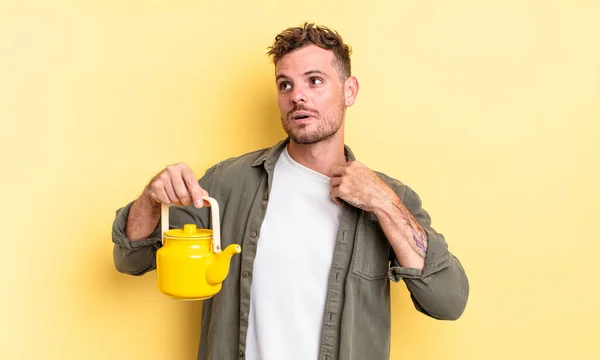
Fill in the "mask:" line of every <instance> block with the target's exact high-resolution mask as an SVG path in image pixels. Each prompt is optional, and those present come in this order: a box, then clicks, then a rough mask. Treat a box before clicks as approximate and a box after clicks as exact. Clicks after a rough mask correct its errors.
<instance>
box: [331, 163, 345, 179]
mask: <svg viewBox="0 0 600 360" xmlns="http://www.w3.org/2000/svg"><path fill="white" fill-rule="evenodd" d="M345 168H346V167H345V166H334V167H332V168H331V177H334V176H342V175H343V174H344V169H345Z"/></svg>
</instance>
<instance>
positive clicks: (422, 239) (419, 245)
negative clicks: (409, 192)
mask: <svg viewBox="0 0 600 360" xmlns="http://www.w3.org/2000/svg"><path fill="white" fill-rule="evenodd" d="M394 206H396V207H397V208H398V210H400V213H401V214H402V218H403V219H404V221H406V224H407V225H408V227H409V228H410V230H411V233H412V240H413V241H412V243H411V244H410V245H411V247H412V248H413V250H415V252H416V253H417V254H419V255H420V256H421V257H423V258H424V257H425V254H427V246H428V243H429V241H428V237H427V233H426V232H425V230H423V228H422V227H421V224H419V222H418V221H417V220H415V218H414V217H413V216H412V214H411V213H410V211H408V209H407V208H406V207H405V206H404V204H402V203H400V205H398V204H396V203H394Z"/></svg>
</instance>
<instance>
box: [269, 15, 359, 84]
mask: <svg viewBox="0 0 600 360" xmlns="http://www.w3.org/2000/svg"><path fill="white" fill-rule="evenodd" d="M310 44H314V45H316V46H318V47H320V48H321V49H325V50H330V51H332V52H333V55H334V65H335V66H336V67H337V68H338V71H339V72H340V75H341V78H342V80H346V79H348V78H349V77H350V75H351V69H350V54H351V53H352V49H351V48H350V46H348V45H346V44H344V40H342V37H341V36H340V35H339V34H338V33H337V31H333V30H331V29H329V28H327V27H325V26H319V25H315V24H309V23H304V25H303V26H302V27H291V28H288V29H285V30H284V31H283V32H281V34H279V35H277V36H276V37H275V42H274V43H273V45H272V46H270V47H269V52H268V53H267V54H268V55H270V56H272V57H273V63H274V64H277V62H278V61H279V59H281V58H282V57H283V56H285V55H286V54H288V53H290V52H292V51H294V50H296V49H300V48H302V47H304V46H306V45H310Z"/></svg>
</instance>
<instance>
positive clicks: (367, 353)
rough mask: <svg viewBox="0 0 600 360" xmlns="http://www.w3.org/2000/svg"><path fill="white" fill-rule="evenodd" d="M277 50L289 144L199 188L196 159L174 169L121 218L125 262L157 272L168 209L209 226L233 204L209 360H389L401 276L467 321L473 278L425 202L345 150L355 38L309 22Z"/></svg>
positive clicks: (211, 319) (210, 321)
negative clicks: (210, 203) (394, 292)
mask: <svg viewBox="0 0 600 360" xmlns="http://www.w3.org/2000/svg"><path fill="white" fill-rule="evenodd" d="M269 54H270V55H272V56H273V62H274V64H275V76H276V84H277V89H278V105H279V109H280V114H281V122H282V125H283V128H284V129H285V131H286V133H287V134H288V136H289V138H288V139H286V140H284V141H282V142H280V143H278V144H276V145H275V146H273V147H271V148H269V149H263V150H259V151H256V152H253V153H249V154H246V155H243V156H240V157H238V158H234V159H228V160H225V161H223V162H221V163H219V164H217V165H215V166H213V167H212V168H210V169H209V170H207V172H206V174H205V175H204V176H203V177H202V178H201V179H200V180H198V181H197V180H196V179H197V178H196V176H195V175H194V173H193V172H192V171H191V170H190V168H189V167H188V166H187V165H185V164H182V163H180V164H177V165H172V166H168V167H167V168H166V169H164V170H163V171H161V172H160V173H159V174H158V175H156V176H155V177H154V178H153V179H152V181H151V182H150V183H149V184H148V185H147V186H146V187H145V189H144V191H143V192H142V194H141V196H140V197H139V198H138V199H137V200H136V201H134V202H133V203H132V204H129V205H127V206H126V207H125V208H123V209H120V210H119V211H118V213H117V217H116V220H115V223H114V225H113V241H114V243H115V247H114V259H115V265H116V267H117V269H118V270H119V271H121V272H123V273H127V274H132V275H141V274H143V273H145V272H147V271H149V270H152V269H154V268H155V253H156V250H157V249H158V248H159V247H160V233H159V229H158V224H159V220H160V203H166V204H179V205H183V206H184V207H171V208H170V209H171V210H170V218H171V226H172V227H182V226H183V225H184V224H186V223H197V224H200V226H203V227H208V222H209V212H208V211H207V209H203V207H204V204H203V202H202V196H204V195H208V194H210V196H211V197H214V198H216V200H217V201H218V202H219V204H221V205H222V206H221V214H220V215H221V219H222V224H221V232H222V239H223V247H225V246H226V245H228V244H231V243H238V244H241V245H242V253H241V255H236V256H234V257H233V259H232V263H231V268H230V273H229V276H228V278H227V279H226V280H225V282H224V284H223V288H222V290H221V291H220V292H219V293H218V294H217V295H215V296H214V297H213V298H211V299H208V300H205V301H204V302H203V304H202V331H201V339H200V349H199V354H198V359H220V360H222V359H239V358H246V359H253V360H254V359H257V360H258V359H265V360H283V359H286V360H290V359H301V360H307V359H321V360H334V359H388V358H389V347H390V284H389V279H391V280H392V281H395V282H398V281H400V280H401V279H404V280H405V282H406V284H407V287H408V289H409V291H410V293H411V298H412V301H413V303H414V305H415V307H416V308H417V310H419V311H421V312H423V313H424V314H427V315H429V316H431V317H434V318H437V319H457V318H458V317H459V316H460V315H461V314H462V312H463V310H464V308H465V306H466V302H467V296H468V291H469V290H468V281H467V278H466V275H465V273H464V271H463V269H462V267H461V265H460V263H459V262H458V260H457V259H456V258H455V257H454V256H453V255H452V254H450V253H449V252H448V247H447V244H446V242H445V240H444V237H443V236H442V235H441V234H439V233H437V232H436V231H435V230H433V229H432V228H431V226H430V223H431V220H430V218H429V215H428V214H427V212H425V210H423V209H422V208H421V200H420V199H419V197H418V196H417V194H416V193H415V192H413V191H412V190H411V189H410V188H408V187H407V186H405V185H403V184H402V183H400V182H399V181H397V180H394V179H392V178H390V177H388V176H386V175H384V174H381V173H375V172H373V171H371V170H370V169H369V168H368V167H366V166H365V165H363V164H361V163H360V162H358V161H355V158H354V155H353V154H352V152H351V151H350V149H349V148H348V147H345V145H344V117H345V112H346V109H347V108H348V107H349V106H352V104H353V103H354V101H355V99H356V96H357V94H358V90H359V84H358V80H357V79H356V77H354V76H352V75H351V71H350V70H351V69H350V48H349V47H348V46H347V45H345V44H344V42H343V40H342V38H341V37H340V36H339V35H338V34H337V33H336V32H333V31H331V30H329V29H328V28H325V27H319V26H314V25H312V24H305V25H304V26H303V27H297V28H290V29H287V30H285V31H283V32H282V33H281V34H279V35H278V36H277V37H276V38H275V42H274V44H273V46H272V47H271V48H270V52H269ZM387 156H389V157H390V159H394V160H396V161H401V160H400V157H397V156H392V155H387Z"/></svg>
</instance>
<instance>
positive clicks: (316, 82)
mask: <svg viewBox="0 0 600 360" xmlns="http://www.w3.org/2000/svg"><path fill="white" fill-rule="evenodd" d="M310 83H311V84H312V85H321V84H322V83H323V80H322V79H319V78H311V79H310Z"/></svg>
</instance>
